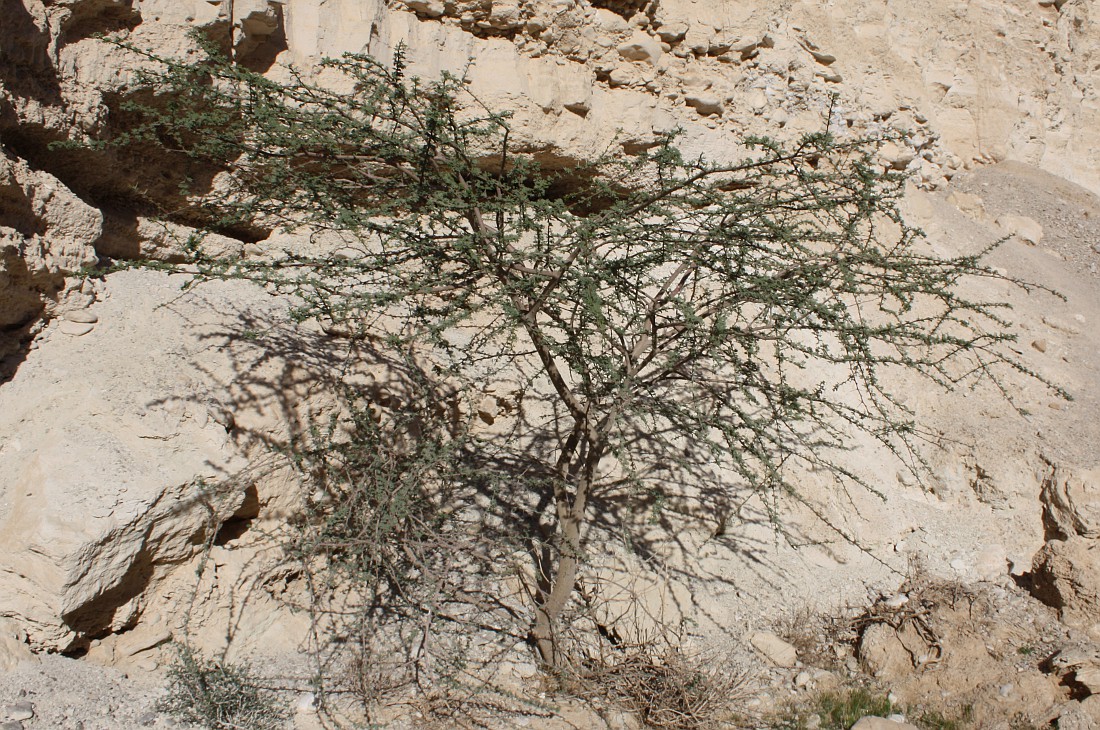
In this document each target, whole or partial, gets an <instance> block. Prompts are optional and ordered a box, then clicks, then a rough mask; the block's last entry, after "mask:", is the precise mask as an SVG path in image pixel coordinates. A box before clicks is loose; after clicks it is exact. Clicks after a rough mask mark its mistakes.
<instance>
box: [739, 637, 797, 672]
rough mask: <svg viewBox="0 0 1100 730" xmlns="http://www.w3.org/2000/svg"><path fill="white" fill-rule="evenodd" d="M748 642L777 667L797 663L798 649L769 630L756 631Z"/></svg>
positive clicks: (790, 665)
mask: <svg viewBox="0 0 1100 730" xmlns="http://www.w3.org/2000/svg"><path fill="white" fill-rule="evenodd" d="M749 643H750V644H752V645H753V648H755V649H756V650H757V651H759V652H760V653H761V654H763V655H764V657H765V658H766V659H767V660H768V661H770V662H771V663H772V664H774V665H775V666H777V667H785V668H790V667H794V666H796V665H797V664H798V651H797V650H796V649H795V648H794V647H793V646H791V645H790V644H788V643H787V642H786V641H783V639H781V638H779V637H778V636H777V635H775V634H773V633H772V632H770V631H757V632H756V633H754V634H753V635H752V636H750V637H749Z"/></svg>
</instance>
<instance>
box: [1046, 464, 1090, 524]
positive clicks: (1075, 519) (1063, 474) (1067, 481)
mask: <svg viewBox="0 0 1100 730" xmlns="http://www.w3.org/2000/svg"><path fill="white" fill-rule="evenodd" d="M1040 499H1041V500H1042V502H1043V519H1044V521H1045V522H1046V525H1047V529H1048V531H1050V532H1054V533H1056V534H1057V535H1058V536H1059V537H1061V538H1068V537H1070V536H1071V535H1080V536H1081V537H1087V538H1090V539H1093V540H1098V539H1100V470H1097V469H1090V470H1077V469H1066V468H1057V467H1055V468H1054V469H1053V471H1052V472H1051V474H1050V476H1049V477H1047V479H1046V480H1045V481H1044V482H1043V491H1042V493H1041V494H1040Z"/></svg>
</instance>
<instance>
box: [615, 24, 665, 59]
mask: <svg viewBox="0 0 1100 730" xmlns="http://www.w3.org/2000/svg"><path fill="white" fill-rule="evenodd" d="M618 51H619V55H620V56H622V57H623V58H625V59H626V60H628V61H644V62H646V63H657V61H658V60H659V59H660V58H661V54H662V53H663V51H662V50H661V44H660V43H658V42H657V41H655V40H654V39H653V38H652V37H651V36H649V35H647V34H645V33H642V32H641V31H638V32H636V33H634V35H632V36H631V37H630V39H629V40H628V41H626V42H625V43H623V44H622V45H620V46H619V48H618Z"/></svg>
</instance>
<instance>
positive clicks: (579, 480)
mask: <svg viewBox="0 0 1100 730" xmlns="http://www.w3.org/2000/svg"><path fill="white" fill-rule="evenodd" d="M583 440H584V441H586V442H587V445H588V448H587V449H584V448H582V449H581V456H579V457H578V458H577V459H576V460H575V461H574V462H573V463H572V464H570V465H569V467H568V469H567V474H568V476H569V477H571V479H570V480H569V481H571V482H572V484H573V486H574V490H573V492H572V494H570V491H569V490H568V489H567V487H566V483H564V482H563V483H562V484H560V485H558V486H556V487H555V489H554V502H555V507H556V509H557V513H558V532H559V534H560V536H561V557H560V558H559V559H558V564H557V568H556V569H554V570H553V573H552V574H551V575H549V576H547V577H548V578H549V579H550V589H549V590H548V591H546V592H544V593H543V594H542V595H541V596H540V600H539V603H538V605H537V606H535V625H534V626H533V627H532V629H531V640H532V642H533V643H534V645H535V649H536V651H538V654H539V659H540V660H541V661H542V662H543V664H544V665H546V666H548V667H560V666H562V664H563V663H564V657H563V656H562V653H561V651H560V647H559V646H558V637H557V628H558V619H559V618H560V617H561V613H562V611H564V610H565V607H566V605H568V603H569V598H570V597H571V596H572V595H573V588H574V586H575V585H576V582H577V573H578V572H579V570H580V567H581V561H582V557H583V556H582V554H581V537H582V535H581V533H582V530H583V527H584V520H585V508H586V506H587V504H588V494H589V491H590V489H591V487H592V484H593V482H594V481H595V478H596V473H597V470H598V467H599V464H600V460H601V459H602V455H603V450H602V448H601V447H600V446H598V445H596V444H593V443H592V441H590V440H588V439H587V438H585V439H583Z"/></svg>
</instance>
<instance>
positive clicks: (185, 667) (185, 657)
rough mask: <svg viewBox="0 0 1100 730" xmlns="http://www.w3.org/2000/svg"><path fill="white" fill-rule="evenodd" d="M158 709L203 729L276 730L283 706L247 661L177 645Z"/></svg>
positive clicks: (284, 714)
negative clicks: (232, 661)
mask: <svg viewBox="0 0 1100 730" xmlns="http://www.w3.org/2000/svg"><path fill="white" fill-rule="evenodd" d="M167 690H168V691H167V694H166V696H165V697H164V699H163V700H161V702H160V705H159V706H158V709H159V710H160V711H161V712H166V713H168V714H170V715H173V716H175V717H176V718H178V719H179V720H182V721H184V722H189V723H195V724H197V725H199V726H201V727H204V728H208V729H209V730H276V728H281V727H283V726H284V723H285V721H286V719H287V715H288V713H287V711H286V709H285V708H284V707H283V706H282V705H281V704H280V702H279V698H278V696H277V695H276V693H275V692H274V691H272V690H271V689H268V688H266V687H263V686H261V685H260V684H259V682H258V681H257V678H256V676H255V675H254V674H253V673H252V670H251V668H250V667H249V666H248V665H247V664H230V663H227V662H224V661H221V660H217V659H207V658H204V657H202V656H200V655H198V654H197V653H196V652H195V651H194V650H193V649H192V648H190V647H188V646H185V645H180V646H179V647H178V657H177V659H176V662H175V663H174V664H173V666H172V667H171V668H170V669H169V670H168V688H167Z"/></svg>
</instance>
